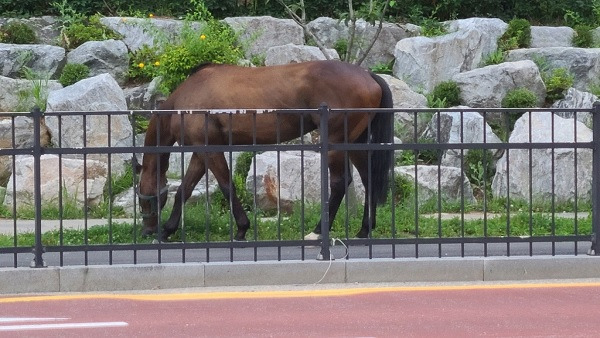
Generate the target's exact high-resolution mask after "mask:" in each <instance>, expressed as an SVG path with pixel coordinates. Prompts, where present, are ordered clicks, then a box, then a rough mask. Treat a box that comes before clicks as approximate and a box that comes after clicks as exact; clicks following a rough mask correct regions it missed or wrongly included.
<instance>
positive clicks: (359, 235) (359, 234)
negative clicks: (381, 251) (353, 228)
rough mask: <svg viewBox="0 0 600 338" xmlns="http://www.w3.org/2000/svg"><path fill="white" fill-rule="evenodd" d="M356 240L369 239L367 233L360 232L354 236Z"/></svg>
mask: <svg viewBox="0 0 600 338" xmlns="http://www.w3.org/2000/svg"><path fill="white" fill-rule="evenodd" d="M356 238H369V232H368V231H362V230H361V231H359V232H358V233H357V234H356Z"/></svg>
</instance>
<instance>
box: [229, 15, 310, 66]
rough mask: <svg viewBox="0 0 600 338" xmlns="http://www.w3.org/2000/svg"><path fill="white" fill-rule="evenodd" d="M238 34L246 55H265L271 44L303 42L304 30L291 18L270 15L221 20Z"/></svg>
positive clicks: (297, 43) (299, 43)
mask: <svg viewBox="0 0 600 338" xmlns="http://www.w3.org/2000/svg"><path fill="white" fill-rule="evenodd" d="M223 22H225V23H226V24H228V25H229V26H230V27H231V28H232V29H233V30H234V31H235V32H237V33H238V34H239V37H238V40H239V42H240V43H241V44H242V45H243V46H245V47H246V57H248V58H250V57H252V56H262V55H265V53H266V52H267V50H268V49H269V48H271V47H273V46H281V45H286V44H288V43H292V44H295V45H303V44H304V31H303V30H302V27H300V26H299V25H298V24H297V23H296V22H294V20H292V19H277V18H273V17H270V16H258V17H235V18H225V19H224V20H223Z"/></svg>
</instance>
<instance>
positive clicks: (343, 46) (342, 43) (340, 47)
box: [333, 39, 348, 60]
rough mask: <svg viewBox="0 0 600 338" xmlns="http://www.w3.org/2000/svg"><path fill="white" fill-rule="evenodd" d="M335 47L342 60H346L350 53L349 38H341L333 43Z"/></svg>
mask: <svg viewBox="0 0 600 338" xmlns="http://www.w3.org/2000/svg"><path fill="white" fill-rule="evenodd" d="M333 49H335V50H336V52H337V53H338V55H339V57H340V60H346V59H347V54H348V39H339V40H337V41H336V42H335V43H334V44H333Z"/></svg>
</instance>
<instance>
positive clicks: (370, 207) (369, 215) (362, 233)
mask: <svg viewBox="0 0 600 338" xmlns="http://www.w3.org/2000/svg"><path fill="white" fill-rule="evenodd" d="M371 156H373V155H371ZM350 160H351V161H352V164H354V167H355V168H356V170H358V173H359V175H360V179H361V180H362V183H363V186H364V187H365V206H364V212H363V219H362V226H361V228H360V230H359V231H358V233H357V234H356V237H358V238H368V237H369V235H370V232H371V229H375V213H376V210H377V201H375V199H374V198H371V195H372V194H371V188H372V187H371V177H369V166H368V163H369V154H368V153H367V152H366V151H353V152H350Z"/></svg>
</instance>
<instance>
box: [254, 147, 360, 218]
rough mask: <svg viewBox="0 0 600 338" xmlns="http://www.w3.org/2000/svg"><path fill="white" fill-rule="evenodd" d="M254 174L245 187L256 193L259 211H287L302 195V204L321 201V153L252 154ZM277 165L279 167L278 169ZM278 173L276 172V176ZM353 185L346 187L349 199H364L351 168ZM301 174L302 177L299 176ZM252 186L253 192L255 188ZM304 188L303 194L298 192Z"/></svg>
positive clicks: (354, 172) (357, 175)
mask: <svg viewBox="0 0 600 338" xmlns="http://www.w3.org/2000/svg"><path fill="white" fill-rule="evenodd" d="M255 163H256V176H255V175H254V170H251V171H250V173H249V174H248V178H247V179H246V189H247V190H248V191H249V192H250V193H252V194H256V203H257V205H258V207H259V208H260V209H262V210H278V207H279V208H280V209H279V210H278V211H285V212H291V211H292V210H293V207H294V204H296V203H299V202H301V201H302V198H304V202H305V203H320V202H321V155H320V154H319V153H315V152H310V151H305V152H304V154H303V156H302V154H301V152H300V151H285V152H283V151H282V152H280V153H279V156H277V152H275V151H268V152H264V153H262V154H259V155H256V159H254V160H253V161H252V165H251V166H250V168H254V165H255ZM278 167H279V170H278ZM278 173H279V175H278ZM352 174H353V175H352V176H353V180H354V181H353V187H352V188H349V194H351V197H350V198H351V199H350V200H351V201H352V200H358V201H364V187H363V185H362V182H361V180H360V176H359V174H358V171H357V170H356V169H354V170H353V171H352ZM303 175H304V176H303ZM255 185H256V191H255ZM302 189H304V196H303V195H302ZM278 203H279V204H278Z"/></svg>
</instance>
